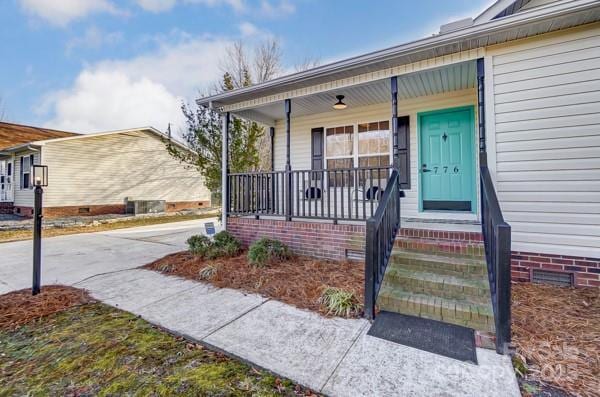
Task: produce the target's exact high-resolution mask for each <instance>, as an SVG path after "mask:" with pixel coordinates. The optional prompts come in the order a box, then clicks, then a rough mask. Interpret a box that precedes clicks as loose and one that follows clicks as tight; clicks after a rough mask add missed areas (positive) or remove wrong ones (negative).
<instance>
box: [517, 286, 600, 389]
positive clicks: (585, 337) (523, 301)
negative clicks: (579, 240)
mask: <svg viewBox="0 0 600 397" xmlns="http://www.w3.org/2000/svg"><path fill="white" fill-rule="evenodd" d="M512 319H513V324H512V330H513V343H514V344H515V346H516V348H517V358H519V359H521V360H522V361H524V362H525V363H526V364H527V366H528V369H529V372H528V374H527V375H526V378H528V379H531V380H534V381H539V382H542V383H545V384H549V385H551V386H555V387H557V388H559V389H562V390H564V391H566V392H569V393H572V394H574V395H577V396H598V395H599V394H600V288H577V289H575V288H559V287H553V286H546V285H539V284H516V285H514V286H513V305H512Z"/></svg>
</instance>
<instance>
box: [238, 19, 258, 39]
mask: <svg viewBox="0 0 600 397" xmlns="http://www.w3.org/2000/svg"><path fill="white" fill-rule="evenodd" d="M238 27H239V29H240V33H241V34H242V36H243V37H250V36H256V35H257V34H259V33H260V29H259V28H257V27H256V25H253V24H251V23H250V22H242V23H241V24H240V25H239V26H238Z"/></svg>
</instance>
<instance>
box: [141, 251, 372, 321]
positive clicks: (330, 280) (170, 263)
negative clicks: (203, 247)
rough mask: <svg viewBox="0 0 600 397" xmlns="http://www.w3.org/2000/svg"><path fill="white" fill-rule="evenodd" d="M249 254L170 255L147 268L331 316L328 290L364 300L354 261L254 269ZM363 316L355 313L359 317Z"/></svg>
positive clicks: (299, 261)
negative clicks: (325, 300) (205, 272)
mask: <svg viewBox="0 0 600 397" xmlns="http://www.w3.org/2000/svg"><path fill="white" fill-rule="evenodd" d="M246 255H247V252H246V251H244V252H243V253H242V254H241V255H238V256H235V257H232V258H219V259H213V260H205V259H202V258H200V257H198V256H194V255H192V254H191V253H189V252H188V251H183V252H177V253H174V254H171V255H167V256H165V257H164V258H161V259H159V260H157V261H154V262H152V263H149V264H147V265H145V266H144V268H145V269H149V270H155V271H159V272H161V273H164V274H170V275H175V276H180V277H183V278H187V279H192V280H198V281H205V282H209V283H211V284H213V285H214V286H216V287H219V288H233V289H240V290H244V291H247V292H253V293H257V294H260V295H262V296H265V297H269V298H273V299H276V300H278V301H281V302H284V303H288V304H290V305H293V306H296V307H298V308H301V309H308V310H312V311H315V312H319V313H320V314H322V315H324V316H328V315H329V314H328V313H327V310H326V309H325V308H323V307H322V306H321V305H320V303H319V298H320V297H321V294H322V292H323V290H324V289H325V288H326V287H334V288H341V289H343V290H346V291H351V292H353V293H354V295H355V296H356V298H357V301H358V302H363V299H364V267H363V266H362V265H361V264H359V263H358V262H352V261H339V262H338V261H327V260H319V259H314V258H308V257H303V256H295V257H294V258H292V259H290V260H286V261H283V262H281V263H278V264H272V265H269V266H265V267H262V268H261V267H253V266H251V265H249V264H248V261H247V259H246ZM208 265H212V266H214V267H215V268H216V269H217V271H216V273H215V274H214V275H213V276H212V277H210V278H209V279H203V278H202V277H201V276H200V271H201V270H202V269H204V268H205V267H206V266H208ZM360 315H362V313H354V314H353V316H354V317H359V316H360Z"/></svg>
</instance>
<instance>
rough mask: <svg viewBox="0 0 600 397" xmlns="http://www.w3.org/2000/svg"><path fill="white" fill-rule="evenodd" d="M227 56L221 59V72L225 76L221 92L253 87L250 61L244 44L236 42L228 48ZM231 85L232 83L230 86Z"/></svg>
mask: <svg viewBox="0 0 600 397" xmlns="http://www.w3.org/2000/svg"><path fill="white" fill-rule="evenodd" d="M225 54H226V55H225V58H223V59H221V62H220V67H221V71H222V72H223V75H224V79H223V82H222V83H221V90H222V91H228V90H232V89H234V88H241V87H247V86H249V85H251V84H252V76H251V75H250V66H249V65H250V61H249V59H248V54H247V51H246V48H245V46H244V43H243V42H241V41H236V42H234V43H233V44H231V45H230V46H229V47H227V49H226V51H225ZM229 83H231V85H230V86H229V85H228V84H229Z"/></svg>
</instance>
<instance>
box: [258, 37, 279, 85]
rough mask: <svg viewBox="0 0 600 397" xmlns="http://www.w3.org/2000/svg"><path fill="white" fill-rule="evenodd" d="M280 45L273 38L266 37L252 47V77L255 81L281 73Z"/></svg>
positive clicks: (259, 81)
mask: <svg viewBox="0 0 600 397" xmlns="http://www.w3.org/2000/svg"><path fill="white" fill-rule="evenodd" d="M281 70H282V67H281V46H280V45H279V41H278V40H277V39H275V38H272V39H267V40H265V41H263V42H262V43H260V44H258V45H257V46H256V48H255V49H254V77H255V78H256V82H257V83H263V82H265V81H268V80H271V79H273V78H274V77H277V76H278V75H279V74H281Z"/></svg>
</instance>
